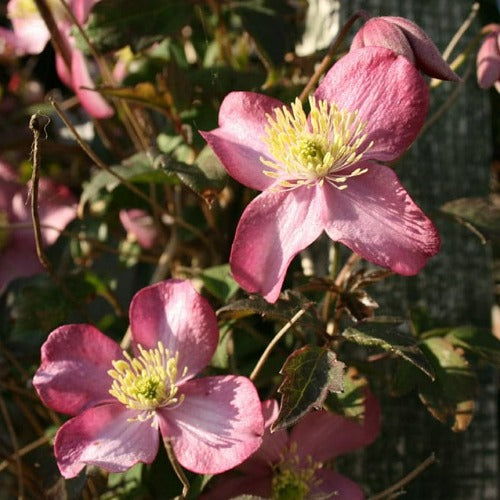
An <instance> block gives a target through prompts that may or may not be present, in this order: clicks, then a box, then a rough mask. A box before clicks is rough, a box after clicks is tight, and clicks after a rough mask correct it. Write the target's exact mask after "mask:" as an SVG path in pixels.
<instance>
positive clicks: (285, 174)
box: [260, 97, 373, 190]
mask: <svg viewBox="0 0 500 500" xmlns="http://www.w3.org/2000/svg"><path fill="white" fill-rule="evenodd" d="M309 104H310V107H311V111H310V113H309V117H307V116H306V114H305V112H304V110H303V108H302V103H301V102H300V100H299V99H296V100H295V102H294V103H292V106H291V110H290V109H289V108H288V107H287V106H283V107H282V108H276V109H275V110H274V117H273V116H271V115H269V114H268V115H267V121H268V125H267V126H266V128H265V132H266V135H265V136H264V142H265V143H266V144H267V146H268V148H269V152H270V153H271V155H272V156H273V157H274V160H268V159H266V158H263V157H261V158H260V161H261V162H262V163H263V164H264V165H265V166H266V167H269V168H270V170H264V171H263V172H264V174H265V175H267V176H269V177H272V178H274V179H276V180H277V184H276V185H277V186H279V187H280V188H281V189H283V188H284V189H295V188H297V187H300V186H304V185H306V186H312V185H314V184H316V183H319V184H320V185H322V184H323V182H325V181H326V182H328V183H329V184H330V185H332V186H333V187H335V188H337V189H340V190H342V189H346V188H347V184H346V181H347V179H348V178H350V177H356V176H358V175H362V174H364V173H365V172H366V171H367V169H366V168H355V169H351V167H353V166H354V165H355V164H356V163H358V162H359V161H360V160H361V158H362V157H363V155H364V154H365V153H366V152H367V151H368V150H369V149H370V148H371V147H372V145H373V143H372V142H370V143H366V134H364V133H363V132H364V130H365V128H366V123H364V122H362V121H361V120H360V119H359V118H358V112H357V111H354V112H351V111H347V110H341V109H339V108H338V107H337V106H336V105H335V103H331V104H329V103H328V102H327V101H321V100H320V101H316V99H315V98H314V97H309Z"/></svg>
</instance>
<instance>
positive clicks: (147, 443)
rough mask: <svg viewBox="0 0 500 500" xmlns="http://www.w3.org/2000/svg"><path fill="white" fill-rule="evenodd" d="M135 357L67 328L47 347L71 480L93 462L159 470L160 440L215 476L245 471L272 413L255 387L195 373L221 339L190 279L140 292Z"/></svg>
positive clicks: (59, 454) (46, 371)
mask: <svg viewBox="0 0 500 500" xmlns="http://www.w3.org/2000/svg"><path fill="white" fill-rule="evenodd" d="M130 327H131V330H132V348H133V355H130V354H129V353H127V352H124V351H122V349H121V348H120V346H119V345H118V344H117V343H116V342H114V341H113V340H111V339H110V338H108V337H106V336H105V335H104V334H102V333H101V332H100V331H99V330H97V329H96V328H95V327H93V326H91V325H65V326H61V327H59V328H57V329H56V330H54V331H53V332H52V333H51V334H50V335H49V337H48V339H47V341H46V342H45V344H44V345H43V347H42V364H41V366H40V368H39V369H38V371H37V372H36V374H35V377H34V378H33V385H34V386H35V388H36V390H37V392H38V394H39V396H40V398H41V399H42V401H43V402H44V403H45V404H46V405H47V406H49V407H50V408H53V409H54V410H56V411H60V412H62V413H67V414H69V415H72V416H73V418H71V419H70V420H68V421H67V422H66V423H65V424H64V425H63V426H62V427H61V428H60V429H59V430H58V432H57V434H56V437H55V442H54V453H55V456H56V459H57V464H58V466H59V469H60V471H61V473H62V475H63V476H64V477H67V478H71V477H74V476H76V475H78V474H79V472H80V471H81V470H82V469H83V468H84V467H85V465H88V464H91V465H97V466H99V467H102V468H103V469H106V470H108V471H110V472H122V471H125V470H127V469H128V468H130V467H132V466H133V465H134V464H136V463H138V462H144V463H151V462H152V461H153V460H154V458H155V456H156V453H157V451H158V446H159V442H160V439H159V435H160V434H161V436H162V438H163V440H164V441H165V442H169V443H170V444H171V446H172V449H173V451H174V453H175V456H176V457H177V460H178V461H179V463H180V464H181V465H182V466H183V467H185V468H186V469H189V470H191V471H193V472H197V473H200V474H214V473H219V472H223V471H226V470H228V469H231V468H232V467H235V466H237V465H239V464H240V463H241V462H243V461H244V460H245V459H246V458H248V456H250V455H251V454H252V453H253V452H254V451H255V450H256V449H257V448H258V447H259V446H260V444H261V442H262V434H263V431H264V425H263V418H262V411H261V406H260V401H259V397H258V394H257V391H256V389H255V387H254V385H253V384H252V382H251V381H250V380H249V379H247V378H245V377H240V376H233V375H225V376H213V377H205V378H195V376H196V375H197V374H198V373H199V372H200V371H201V370H202V369H203V368H204V367H205V366H206V365H207V364H208V362H209V361H210V359H211V358H212V356H213V354H214V352H215V349H216V347H217V342H218V339H219V333H218V328H217V319H216V317H215V313H214V312H213V310H212V309H211V307H210V305H209V304H208V302H207V301H206V300H205V299H204V298H203V297H201V296H200V295H199V294H198V293H197V292H196V291H195V290H194V288H193V286H192V285H191V283H190V282H189V281H181V280H169V281H164V282H161V283H157V284H156V285H152V286H149V287H147V288H144V289H142V290H140V291H139V292H138V293H137V294H136V295H135V297H134V298H133V299H132V303H131V304H130Z"/></svg>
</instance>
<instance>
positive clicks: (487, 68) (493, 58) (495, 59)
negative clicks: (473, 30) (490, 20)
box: [476, 24, 500, 92]
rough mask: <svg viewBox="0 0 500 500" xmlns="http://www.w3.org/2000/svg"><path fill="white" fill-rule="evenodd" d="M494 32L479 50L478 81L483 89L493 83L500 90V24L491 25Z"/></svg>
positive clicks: (477, 62) (477, 63)
mask: <svg viewBox="0 0 500 500" xmlns="http://www.w3.org/2000/svg"><path fill="white" fill-rule="evenodd" d="M489 27H491V29H492V32H491V33H490V34H489V35H488V36H487V37H486V38H485V39H484V40H483V43H482V44H481V47H480V48H479V50H478V52H477V59H476V65H477V82H478V84H479V86H480V87H481V88H483V89H488V88H490V87H492V86H493V85H494V86H495V88H496V89H497V90H498V92H500V24H496V25H490V26H489Z"/></svg>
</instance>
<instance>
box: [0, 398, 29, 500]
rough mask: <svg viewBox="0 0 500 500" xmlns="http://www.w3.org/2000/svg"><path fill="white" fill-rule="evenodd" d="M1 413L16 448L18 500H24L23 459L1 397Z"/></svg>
mask: <svg viewBox="0 0 500 500" xmlns="http://www.w3.org/2000/svg"><path fill="white" fill-rule="evenodd" d="M0 412H1V413H2V416H3V419H4V421H5V426H6V427H7V432H8V433H9V437H10V440H11V442H12V447H13V448H14V460H15V461H16V472H17V480H18V484H19V493H18V497H17V498H18V499H19V500H21V499H23V498H24V481H23V466H22V463H21V457H20V456H19V446H18V443H17V437H16V433H15V431H14V426H13V425H12V420H11V418H10V415H9V411H8V409H7V405H6V404H5V401H4V400H3V398H2V396H1V395H0Z"/></svg>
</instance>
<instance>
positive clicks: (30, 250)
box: [0, 161, 76, 292]
mask: <svg viewBox="0 0 500 500" xmlns="http://www.w3.org/2000/svg"><path fill="white" fill-rule="evenodd" d="M28 192H29V188H28V187H26V186H24V185H22V184H20V183H19V181H18V178H17V173H16V172H15V171H14V170H13V169H12V167H10V166H9V165H7V164H6V163H4V162H2V161H0V223H1V224H2V225H3V226H5V227H3V228H0V292H1V291H2V290H3V289H4V288H5V286H6V285H7V284H8V283H9V282H10V281H12V280H13V279H15V278H20V277H24V276H31V275H32V274H35V273H37V272H40V271H43V267H42V265H41V264H40V261H39V260H38V257H37V254H36V249H35V237H34V235H33V229H32V227H31V211H30V204H29V203H27V199H28ZM38 205H39V214H40V225H41V227H42V238H43V241H44V243H45V244H46V245H50V244H52V243H54V242H55V241H56V239H57V238H58V236H59V232H60V231H61V230H62V229H64V228H65V227H66V226H67V224H68V223H69V222H70V221H71V220H73V219H74V218H75V215H76V200H75V198H74V197H73V195H72V194H71V193H70V191H69V189H68V188H66V187H65V186H61V185H57V184H54V183H53V182H52V181H49V180H47V179H41V180H40V183H39V195H38ZM16 224H25V225H26V227H24V228H19V227H17V228H16V227H12V228H11V227H8V226H10V225H14V226H15V225H16Z"/></svg>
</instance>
